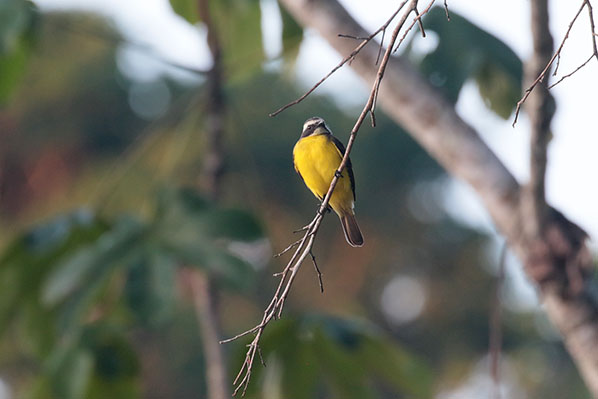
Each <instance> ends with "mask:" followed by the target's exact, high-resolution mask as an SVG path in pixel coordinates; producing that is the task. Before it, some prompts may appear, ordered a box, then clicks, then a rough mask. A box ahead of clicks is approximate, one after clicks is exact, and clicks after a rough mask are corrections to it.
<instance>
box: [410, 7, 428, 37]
mask: <svg viewBox="0 0 598 399" xmlns="http://www.w3.org/2000/svg"><path fill="white" fill-rule="evenodd" d="M413 12H415V16H416V17H417V23H418V25H419V30H421V32H422V37H426V31H425V30H424V24H423V22H422V20H421V18H420V17H419V11H417V8H416V9H415V10H413Z"/></svg>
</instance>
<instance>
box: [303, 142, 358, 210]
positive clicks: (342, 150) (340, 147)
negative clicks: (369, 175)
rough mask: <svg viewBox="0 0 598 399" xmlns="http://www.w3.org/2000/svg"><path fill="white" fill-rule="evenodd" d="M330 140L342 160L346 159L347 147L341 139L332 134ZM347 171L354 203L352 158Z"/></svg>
mask: <svg viewBox="0 0 598 399" xmlns="http://www.w3.org/2000/svg"><path fill="white" fill-rule="evenodd" d="M330 139H331V140H332V142H333V143H334V145H335V146H336V149H337V150H338V151H339V153H340V154H341V158H342V157H344V156H345V146H344V145H343V143H341V141H340V140H339V139H337V138H336V137H334V136H333V135H332V134H331V135H330ZM345 169H347V173H348V174H349V180H351V191H353V201H356V199H355V177H354V176H353V166H351V158H349V159H347V165H346V166H345ZM297 173H299V172H297Z"/></svg>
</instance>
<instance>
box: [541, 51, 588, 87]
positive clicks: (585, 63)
mask: <svg viewBox="0 0 598 399" xmlns="http://www.w3.org/2000/svg"><path fill="white" fill-rule="evenodd" d="M594 57H595V55H594V54H592V55H590V57H589V58H588V59H587V60H585V61H584V62H583V64H581V65H580V66H578V67H577V68H575V70H574V71H573V72H571V73H568V74H566V75H564V76H563V77H561V78H560V79H559V80H558V81H557V82H556V83H553V84H551V85H550V86H548V89H552V88H553V87H554V86H556V85H558V84H559V83H561V82H562V81H563V80H565V79H567V78H570V77H571V76H573V75H574V74H575V73H577V71H579V70H580V69H581V68H583V67H585V66H586V65H588V63H589V62H590V61H592V58H594Z"/></svg>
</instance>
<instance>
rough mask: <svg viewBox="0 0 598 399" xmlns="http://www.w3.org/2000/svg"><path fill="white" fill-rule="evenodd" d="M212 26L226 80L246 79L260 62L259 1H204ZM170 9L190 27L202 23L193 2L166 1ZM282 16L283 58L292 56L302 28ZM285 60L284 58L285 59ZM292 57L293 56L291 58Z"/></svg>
mask: <svg viewBox="0 0 598 399" xmlns="http://www.w3.org/2000/svg"><path fill="white" fill-rule="evenodd" d="M208 1H209V6H210V13H211V17H212V19H213V24H214V26H215V27H216V28H217V29H218V37H219V38H220V39H221V43H220V45H221V47H222V53H223V56H224V63H225V69H226V70H227V71H228V72H229V79H231V80H236V79H247V78H248V77H250V76H252V75H255V74H256V73H257V72H259V70H260V69H261V66H262V64H263V63H264V61H265V60H266V59H265V54H264V51H263V46H262V35H263V34H262V24H261V22H262V21H261V8H260V2H259V0H208ZM170 4H171V6H172V8H173V10H174V11H175V12H176V13H177V14H179V15H180V16H181V17H183V18H184V19H185V20H186V21H187V22H189V23H191V24H197V23H201V22H202V20H203V17H202V15H200V12H199V4H198V1H197V0H170ZM281 13H282V24H283V26H282V43H283V52H284V53H285V54H284V55H288V54H292V53H296V52H297V51H298V48H299V43H300V42H301V39H302V37H303V28H302V27H301V26H300V25H299V24H297V22H295V20H293V19H292V18H291V17H290V16H289V15H288V13H287V12H286V11H283V10H281ZM285 58H286V57H285ZM291 58H293V57H291Z"/></svg>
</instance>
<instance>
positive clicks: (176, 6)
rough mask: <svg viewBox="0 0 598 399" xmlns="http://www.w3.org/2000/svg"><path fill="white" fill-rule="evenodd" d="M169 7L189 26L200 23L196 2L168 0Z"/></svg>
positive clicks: (194, 0)
mask: <svg viewBox="0 0 598 399" xmlns="http://www.w3.org/2000/svg"><path fill="white" fill-rule="evenodd" d="M170 6H171V7H172V9H173V10H174V12H175V13H177V14H178V15H180V16H181V17H183V18H184V19H185V20H186V21H187V22H189V23H190V24H192V25H195V24H196V23H198V22H199V21H200V18H199V10H198V8H197V0H170Z"/></svg>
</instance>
